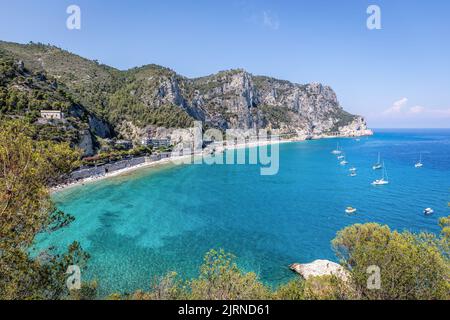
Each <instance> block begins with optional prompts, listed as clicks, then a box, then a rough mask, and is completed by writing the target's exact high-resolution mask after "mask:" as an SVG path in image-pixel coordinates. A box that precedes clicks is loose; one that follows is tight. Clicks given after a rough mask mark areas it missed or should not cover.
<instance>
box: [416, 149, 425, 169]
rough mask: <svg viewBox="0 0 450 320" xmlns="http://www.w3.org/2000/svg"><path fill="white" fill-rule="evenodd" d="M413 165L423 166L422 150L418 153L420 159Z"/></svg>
mask: <svg viewBox="0 0 450 320" xmlns="http://www.w3.org/2000/svg"><path fill="white" fill-rule="evenodd" d="M414 167H416V168H422V167H423V163H422V152H421V153H420V160H419V162H417V163H416V164H415V165H414Z"/></svg>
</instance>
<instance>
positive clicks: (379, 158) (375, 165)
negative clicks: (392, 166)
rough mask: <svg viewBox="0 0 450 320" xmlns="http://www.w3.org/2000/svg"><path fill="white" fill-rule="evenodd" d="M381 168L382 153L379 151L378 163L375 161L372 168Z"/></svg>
mask: <svg viewBox="0 0 450 320" xmlns="http://www.w3.org/2000/svg"><path fill="white" fill-rule="evenodd" d="M381 168H383V165H382V164H381V155H380V153H379V152H378V161H377V163H375V164H374V165H373V166H372V169H373V170H378V169H381Z"/></svg>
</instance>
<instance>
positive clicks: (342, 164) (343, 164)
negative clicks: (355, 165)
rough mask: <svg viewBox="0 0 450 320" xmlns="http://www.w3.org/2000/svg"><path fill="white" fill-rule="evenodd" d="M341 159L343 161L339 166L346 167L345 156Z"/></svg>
mask: <svg viewBox="0 0 450 320" xmlns="http://www.w3.org/2000/svg"><path fill="white" fill-rule="evenodd" d="M342 159H343V160H342V161H341V162H340V165H341V166H345V165H347V164H348V161H347V160H345V155H344V158H342Z"/></svg>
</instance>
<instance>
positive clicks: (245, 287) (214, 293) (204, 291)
mask: <svg viewBox="0 0 450 320" xmlns="http://www.w3.org/2000/svg"><path fill="white" fill-rule="evenodd" d="M190 287H191V298H192V299H196V300H197V299H207V300H245V299H267V298H268V297H269V293H270V292H269V290H268V288H266V287H265V286H264V285H263V284H262V283H261V282H260V281H259V280H258V277H257V276H256V274H255V273H253V272H249V273H243V272H241V271H240V270H239V268H238V267H237V265H236V263H235V257H234V256H233V255H231V254H228V253H225V252H224V251H223V250H219V251H216V250H211V251H209V252H208V253H207V254H206V255H205V258H204V262H203V265H202V266H201V267H200V276H199V277H198V279H195V280H192V281H191V283H190Z"/></svg>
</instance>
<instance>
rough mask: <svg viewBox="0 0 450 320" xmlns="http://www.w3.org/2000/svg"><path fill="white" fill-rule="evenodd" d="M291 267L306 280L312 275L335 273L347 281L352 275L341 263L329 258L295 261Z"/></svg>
mask: <svg viewBox="0 0 450 320" xmlns="http://www.w3.org/2000/svg"><path fill="white" fill-rule="evenodd" d="M289 268H290V269H291V270H292V271H294V272H296V273H298V274H299V275H301V276H302V277H303V278H304V279H306V280H307V279H309V278H311V277H318V276H325V275H334V276H336V277H338V278H340V279H341V280H343V281H347V280H348V279H349V277H350V275H349V272H348V271H347V270H345V269H344V268H343V267H342V266H341V265H339V264H337V263H335V262H332V261H329V260H315V261H313V262H311V263H305V264H300V263H294V264H291V265H290V266H289Z"/></svg>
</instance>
